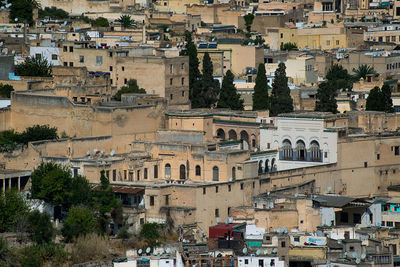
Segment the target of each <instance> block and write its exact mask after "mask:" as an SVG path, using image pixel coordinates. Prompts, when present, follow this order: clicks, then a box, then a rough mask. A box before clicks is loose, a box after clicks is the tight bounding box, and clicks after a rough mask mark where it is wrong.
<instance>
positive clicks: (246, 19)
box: [243, 14, 254, 32]
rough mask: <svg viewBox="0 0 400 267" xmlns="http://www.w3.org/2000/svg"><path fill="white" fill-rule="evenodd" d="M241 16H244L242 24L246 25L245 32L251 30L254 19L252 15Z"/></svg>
mask: <svg viewBox="0 0 400 267" xmlns="http://www.w3.org/2000/svg"><path fill="white" fill-rule="evenodd" d="M243 18H244V24H245V25H246V30H247V32H251V25H252V24H253V21H254V15H253V14H247V15H245V16H243Z"/></svg>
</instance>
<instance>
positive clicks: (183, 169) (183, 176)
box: [179, 164, 186, 180]
mask: <svg viewBox="0 0 400 267" xmlns="http://www.w3.org/2000/svg"><path fill="white" fill-rule="evenodd" d="M179 179H182V180H185V179H186V167H185V165H183V164H181V166H179Z"/></svg>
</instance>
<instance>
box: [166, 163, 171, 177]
mask: <svg viewBox="0 0 400 267" xmlns="http://www.w3.org/2000/svg"><path fill="white" fill-rule="evenodd" d="M170 177H171V165H170V164H169V163H167V164H165V178H170Z"/></svg>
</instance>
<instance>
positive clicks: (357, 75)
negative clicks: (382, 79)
mask: <svg viewBox="0 0 400 267" xmlns="http://www.w3.org/2000/svg"><path fill="white" fill-rule="evenodd" d="M353 72H354V75H353V79H354V80H355V81H359V80H360V79H361V78H363V79H364V80H365V79H366V78H367V75H370V74H373V75H377V72H376V71H375V69H374V67H372V66H369V65H367V64H362V65H361V66H359V67H358V68H357V69H355V68H353Z"/></svg>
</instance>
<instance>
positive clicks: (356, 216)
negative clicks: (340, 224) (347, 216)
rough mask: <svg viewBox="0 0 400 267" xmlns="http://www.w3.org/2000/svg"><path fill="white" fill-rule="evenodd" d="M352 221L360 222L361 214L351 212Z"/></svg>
mask: <svg viewBox="0 0 400 267" xmlns="http://www.w3.org/2000/svg"><path fill="white" fill-rule="evenodd" d="M353 223H361V214H359V213H354V214H353Z"/></svg>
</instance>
